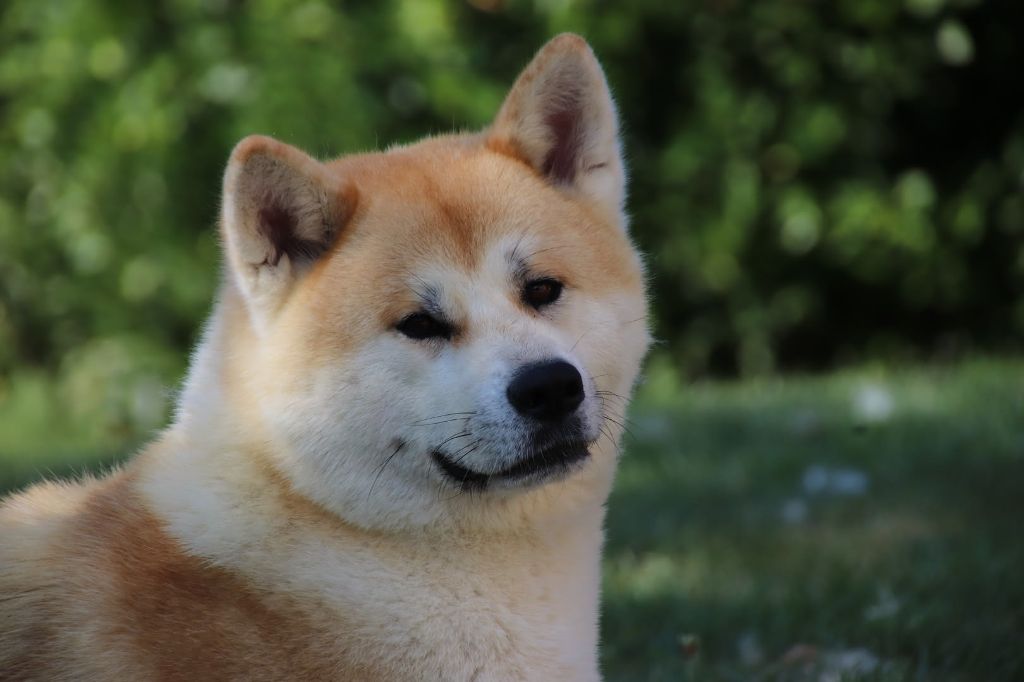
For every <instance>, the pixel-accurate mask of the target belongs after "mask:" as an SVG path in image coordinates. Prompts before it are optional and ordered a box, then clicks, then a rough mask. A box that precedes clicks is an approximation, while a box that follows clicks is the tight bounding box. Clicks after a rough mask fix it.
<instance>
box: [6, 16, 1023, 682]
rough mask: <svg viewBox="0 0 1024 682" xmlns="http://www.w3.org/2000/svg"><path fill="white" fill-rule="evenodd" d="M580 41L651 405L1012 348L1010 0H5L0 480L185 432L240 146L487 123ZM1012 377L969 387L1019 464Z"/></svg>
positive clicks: (1017, 69) (1015, 95)
mask: <svg viewBox="0 0 1024 682" xmlns="http://www.w3.org/2000/svg"><path fill="white" fill-rule="evenodd" d="M565 30H571V31H576V32H579V33H582V34H583V35H585V36H586V37H587V39H588V40H589V41H590V42H591V44H592V45H593V47H594V49H595V51H596V52H597V54H598V56H599V58H600V59H601V60H602V62H603V63H604V65H605V68H606V70H607V74H608V77H609V80H610V83H611V86H612V89H613V91H614V93H615V95H616V98H617V101H618V103H619V106H620V110H621V116H622V120H623V127H624V135H625V139H626V149H627V153H628V165H629V167H630V171H631V180H632V182H631V198H630V204H629V211H630V213H631V215H632V218H633V223H632V224H633V232H634V234H635V236H636V239H637V241H638V242H639V243H640V245H641V246H642V248H643V250H644V251H645V252H646V253H647V255H648V263H649V267H650V274H651V288H652V293H653V295H654V299H653V300H654V303H653V305H654V316H655V324H656V335H657V337H658V339H659V340H660V341H661V343H660V344H659V345H658V347H657V349H656V351H655V354H654V358H653V360H652V363H651V365H650V372H649V375H650V377H651V379H650V381H651V384H652V385H653V386H654V389H652V390H651V392H652V395H654V394H658V392H659V391H660V395H662V396H663V397H664V399H665V400H668V398H667V397H665V396H670V395H672V394H674V393H678V392H679V391H681V390H683V389H681V386H682V383H683V382H684V380H687V379H694V378H698V379H699V378H708V377H711V378H715V377H717V378H723V377H724V378H740V379H743V380H747V381H749V380H751V379H752V378H753V379H757V380H760V379H758V378H759V377H765V376H777V375H779V374H783V375H788V373H790V372H793V371H799V372H801V373H806V372H808V371H812V372H819V371H828V370H833V369H835V368H837V367H864V366H889V367H891V366H894V365H902V364H907V363H911V364H915V365H921V364H924V365H931V366H934V365H936V364H940V365H950V364H951V363H954V364H955V363H957V362H960V361H962V360H964V359H965V358H968V357H972V356H976V355H978V354H983V355H989V356H991V355H995V356H1007V355H1014V354H1017V353H1019V352H1020V350H1021V349H1022V338H1024V296H1022V293H1024V87H1022V82H1024V81H1022V80H1021V73H1022V68H1024V49H1022V42H1021V35H1024V3H1022V2H1020V1H1019V0H985V1H982V0H835V1H834V2H804V1H798V0H759V1H758V2H741V1H739V0H706V1H693V2H689V1H681V0H680V1H677V2H665V1H663V0H635V1H633V2H618V3H612V2H603V1H598V0H534V1H533V2H513V1H509V2H505V1H503V0H470V1H469V2H455V1H451V2H444V1H441V0H386V1H381V2H344V3H341V2H326V1H323V2H321V1H316V0H312V1H309V2H286V1H284V0H251V1H249V2H240V1H235V0H159V1H156V2H144V3H126V2H120V1H113V0H107V1H103V0H5V2H4V3H3V4H2V6H0V460H3V461H0V465H2V466H0V472H2V471H16V472H18V473H17V476H16V475H15V474H9V478H8V480H7V481H6V482H5V485H4V486H0V487H9V486H10V485H13V483H11V481H13V480H15V479H17V480H23V479H24V478H25V477H27V476H29V474H26V473H25V472H26V471H28V470H29V469H31V470H32V472H33V473H32V475H33V476H34V475H36V474H37V473H38V471H39V469H40V468H41V467H44V466H46V465H47V463H48V462H50V461H51V459H52V460H53V461H57V460H59V459H60V457H58V455H60V453H84V452H87V453H94V454H97V453H99V454H104V453H106V454H117V453H120V452H123V451H124V450H126V449H127V448H129V447H130V446H132V445H133V444H135V443H138V442H139V441H140V440H141V439H143V438H145V437H146V436H147V434H149V433H151V432H152V431H153V430H154V429H156V428H158V427H159V426H160V425H161V424H163V423H164V422H165V420H166V418H167V415H168V410H169V406H170V404H171V403H172V400H173V390H174V387H175V385H176V382H177V381H178V379H179V378H180V376H181V373H182V372H183V369H184V367H185V363H186V360H187V351H188V349H189V348H190V346H191V345H192V344H193V342H194V341H195V339H196V338H197V333H198V329H199V325H200V324H201V321H202V319H203V317H204V315H205V314H206V313H207V311H208V309H209V305H210V299H211V295H212V293H213V291H214V286H215V283H216V281H217V276H218V274H217V273H218V247H217V243H216V238H215V229H214V223H215V220H216V214H217V209H218V201H219V197H218V195H219V187H220V177H221V173H222V170H223V166H224V163H225V160H226V158H227V155H228V152H229V150H230V149H231V147H232V146H233V145H234V143H235V142H236V141H237V140H239V139H240V138H241V137H243V136H245V135H247V134H250V133H255V132H258V133H264V134H270V135H274V136H276V137H278V138H280V139H282V140H285V141H287V142H290V143H292V144H295V145H297V146H300V147H302V148H305V149H306V150H308V151H310V152H311V153H313V154H315V155H318V156H321V157H330V156H334V155H338V154H343V153H347V152H353V151H360V150H367V149H378V148H383V147H385V146H387V145H390V144H394V143H401V142H407V141H412V140H415V139H417V138H419V137H420V136H422V135H425V134H429V133H434V132H446V131H450V130H452V129H462V128H477V127H480V126H484V125H486V124H487V123H488V121H489V120H490V118H491V116H492V115H493V114H494V112H495V111H496V109H497V107H498V105H499V104H500V102H501V99H502V97H503V95H504V93H505V91H506V90H507V88H508V86H509V85H510V84H511V82H512V80H513V78H514V77H515V75H516V74H517V72H518V70H519V69H520V68H521V67H522V66H523V65H524V64H525V63H526V62H527V61H528V60H529V58H530V56H531V55H532V53H533V52H534V51H535V50H536V49H537V48H538V47H539V46H540V45H541V44H543V43H544V42H545V41H546V40H547V39H548V38H550V37H551V36H552V35H553V34H555V33H557V32H560V31H565ZM1013 372H1016V373H1017V375H1018V376H1020V372H1021V368H1020V366H1019V365H1008V366H1007V367H1006V368H1005V369H997V370H991V369H988V370H985V371H981V372H980V375H981V376H984V377H987V378H986V379H985V381H987V382H989V383H986V384H985V385H986V386H988V385H989V384H990V383H991V384H992V385H993V386H994V385H996V384H998V381H997V379H994V378H993V377H999V376H1004V378H1005V375H1007V374H1012V373H1013ZM971 376H974V374H971ZM851 381H852V380H851ZM922 381H923V380H922ZM965 381H966V380H965ZM854 383H855V382H854ZM925 383H927V382H925ZM968 384H969V385H973V384H970V382H969V381H968V382H967V384H964V385H968ZM1022 384H1024V382H1022ZM843 385H845V384H843ZM928 385H930V386H933V387H935V386H941V385H942V381H941V380H935V381H933V383H932V384H928ZM957 385H961V384H957ZM1010 385H1011V384H1005V385H1003V388H1002V389H998V390H996V389H992V391H989V392H983V393H982V394H979V395H981V396H983V397H984V399H989V400H990V399H993V396H1001V397H1000V398H999V400H1000V401H1001V402H1000V406H1001V407H1002V408H1003V409H1005V410H1007V411H1006V412H1005V413H1003V416H1004V418H1003V421H1001V422H999V424H1000V427H999V428H1000V429H1001V430H1000V431H999V432H998V433H999V434H1001V435H1000V436H999V438H1001V439H1002V440H999V443H1000V444H1001V445H998V446H993V447H996V449H997V450H998V448H999V447H1002V448H1003V450H998V451H999V452H1005V453H1012V456H1014V457H1016V456H1018V454H1019V450H1021V449H1024V446H1021V445H1020V443H1024V436H1020V438H1022V440H1020V441H1019V442H1018V441H1017V440H1014V439H1015V438H1018V436H1017V435H1016V434H1017V433H1018V431H1017V430H1015V429H1017V428H1018V427H1017V426H1016V424H1017V423H1018V422H1017V417H1016V415H1017V412H1016V408H1017V407H1018V406H1019V403H1015V402H1013V400H1017V399H1019V394H1018V393H1017V392H1016V391H1013V390H1011V389H1009V388H1007V386H1010ZM827 386H832V385H831V384H828V385H827ZM827 386H826V388H827ZM826 388H822V387H821V386H819V385H817V384H811V385H810V388H808V389H807V393H806V394H805V397H807V396H813V395H814V394H815V393H816V392H818V391H819V390H821V391H824V390H826ZM827 390H832V388H827ZM836 390H838V389H836ZM851 390H853V389H851ZM857 390H859V389H857ZM937 390H938V389H937ZM965 390H967V389H965ZM1000 391H1003V392H1000ZM968 393H969V391H968ZM858 395H859V394H858ZM881 395H883V396H884V395H888V394H886V393H884V391H883V393H882V394H881ZM972 395H973V394H972ZM1007 395H1010V396H1012V399H1011V398H1008V397H1006V396H1007ZM809 399H810V400H811V401H812V402H813V397H811V398H809ZM889 400H890V401H891V400H892V398H891V396H890V398H889ZM651 401H653V402H651V403H650V404H651V405H655V404H657V400H656V399H655V398H651ZM799 402H800V401H799V400H798V401H797V403H799ZM740 404H742V405H748V406H750V405H754V404H757V405H761V404H760V403H756V401H754V402H750V400H748V399H747V398H742V399H739V403H737V405H740ZM915 404H916V403H915ZM929 404H938V403H929ZM941 404H943V405H947V407H948V410H949V414H951V415H952V414H964V410H966V409H967V408H966V407H965V406H964V404H963V403H962V402H959V401H954V402H949V403H941ZM1007 405H1009V406H1010V407H1009V408H1008V407H1007ZM762 407H763V408H765V409H767V403H766V404H765V405H762V406H761V407H758V408H757V410H761V409H762ZM735 409H736V410H738V412H737V414H744V413H743V411H742V409H741V408H740V407H736V408H735ZM750 409H754V408H750ZM794 409H796V408H794ZM801 409H802V408H801ZM651 410H653V412H651V414H654V413H656V411H657V410H656V408H654V407H652V408H651ZM836 410H837V412H836V414H838V413H839V412H841V410H839V408H838V407H837V408H836ZM787 414H788V413H787ZM943 414H945V413H943ZM647 416H649V414H648V415H647ZM790 416H791V415H790ZM812 417H813V418H809V419H811V423H812V425H813V424H817V423H818V422H815V421H814V419H818V420H819V421H820V419H821V416H820V415H818V416H816V417H815V416H813V415H812ZM788 418H789V417H786V416H780V419H782V420H783V421H785V420H786V419H788ZM644 419H646V417H644ZM978 419H979V420H981V421H978V422H977V423H978V424H983V423H987V422H984V420H983V417H982V416H979V417H978ZM640 421H641V422H643V423H646V422H644V420H643V419H641V420H640ZM742 421H743V420H742V419H741V420H739V422H737V423H742ZM654 423H657V419H655V420H654ZM729 423H731V422H729ZM786 423H788V422H786ZM801 423H802V422H801ZM815 428H817V427H815ZM978 428H982V427H981V426H979V427H978ZM639 430H640V431H643V429H642V428H641V429H639ZM798 430H799V429H798ZM925 430H927V429H925ZM812 431H813V429H812ZM814 433H818V431H814ZM985 433H989V432H985ZM762 435H765V437H769V436H771V432H766V433H765V434H762ZM1004 436H1005V437H1004ZM643 437H644V436H643V433H641V440H642V438H643ZM698 441H699V438H698ZM730 442H731V441H730ZM943 442H946V441H945V440H944V441H943ZM892 449H893V452H898V451H899V450H900V448H899V447H898V446H896V445H892ZM638 450H639V451H642V450H643V448H642V447H639V448H638ZM40 453H42V454H40ZM54 453H57V454H54ZM16 454H17V457H16V456H15V455H16ZM29 455H31V457H29ZM44 455H45V456H44ZM60 456H63V455H60ZM76 456H77V455H76ZM1009 456H1010V455H1007V457H1009ZM19 457H20V458H21V459H18V458H19ZM47 457H50V458H51V459H47ZM32 458H36V459H32ZM40 458H41V459H40ZM26 461H27V462H31V464H17V463H13V462H22V463H23V462H26ZM68 461H71V462H74V461H77V460H74V459H73V458H72V459H70V460H68ZM801 461H802V460H801ZM1014 461H1016V460H1014ZM40 462H42V463H43V464H40ZM658 466H660V465H658ZM794 466H796V465H794ZM4 467H6V469H4ZM19 467H20V468H19ZM1018 468H1019V467H1018ZM655 470H656V471H660V469H657V467H655ZM1015 471H1016V470H1015ZM691 473H692V472H691ZM5 475H6V474H5ZM793 475H794V476H798V475H799V474H798V473H797V474H793ZM17 477H21V478H17ZM654 478H655V479H656V478H658V477H657V476H655V477H654ZM625 480H629V478H628V476H627V478H626V479H625ZM652 480H653V479H652ZM691 480H692V479H691ZM730 480H731V479H730ZM986 480H987V479H986ZM730 485H731V484H730ZM730 490H733V489H732V488H730ZM666 494H668V493H666ZM613 509H614V506H613ZM637 523H643V522H642V521H637ZM652 542H654V541H652ZM654 544H657V543H656V542H655V543H654ZM613 546H614V545H613ZM627 573H628V574H629V575H634V573H631V572H629V571H627ZM1018 617H1019V614H1018ZM1015 622H1016V621H1015ZM987 641H990V642H991V641H995V640H987ZM999 641H1002V640H999ZM1007 669H1008V668H1007ZM991 679H996V678H991Z"/></svg>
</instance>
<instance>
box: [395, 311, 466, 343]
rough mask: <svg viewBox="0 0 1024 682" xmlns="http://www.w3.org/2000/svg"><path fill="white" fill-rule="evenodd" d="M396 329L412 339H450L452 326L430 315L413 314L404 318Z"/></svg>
mask: <svg viewBox="0 0 1024 682" xmlns="http://www.w3.org/2000/svg"><path fill="white" fill-rule="evenodd" d="M395 329H397V330H398V331H399V332H401V333H402V334H404V335H405V336H408V337H409V338H410V339H450V338H452V326H451V325H450V324H448V323H447V322H445V321H443V320H439V319H437V318H436V317H434V316H433V315H430V314H428V313H413V314H412V315H407V316H406V317H404V318H402V321H401V322H399V323H398V324H397V325H396V326H395Z"/></svg>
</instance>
